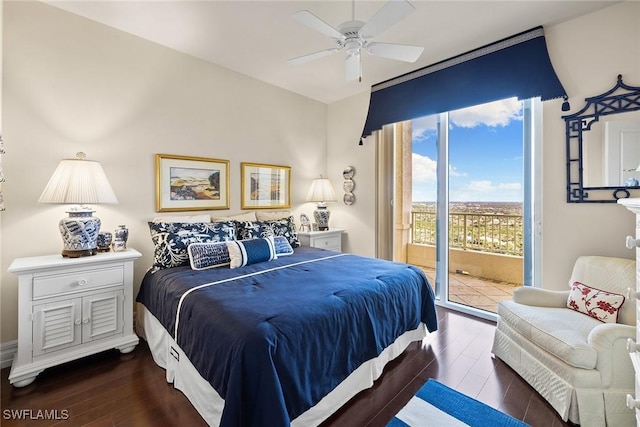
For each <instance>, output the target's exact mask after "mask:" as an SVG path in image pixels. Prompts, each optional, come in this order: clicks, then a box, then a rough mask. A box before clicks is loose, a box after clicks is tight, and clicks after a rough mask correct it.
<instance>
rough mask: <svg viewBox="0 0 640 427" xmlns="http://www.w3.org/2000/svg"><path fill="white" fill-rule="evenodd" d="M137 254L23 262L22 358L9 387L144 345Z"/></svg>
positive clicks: (18, 263)
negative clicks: (136, 315) (137, 320)
mask: <svg viewBox="0 0 640 427" xmlns="http://www.w3.org/2000/svg"><path fill="white" fill-rule="evenodd" d="M140 256H141V254H140V253H139V252H138V251H136V250H134V249H127V250H126V251H122V252H105V253H99V254H97V255H94V256H88V257H81V258H64V257H62V256H61V255H46V256H37V257H30V258H17V259H15V260H14V261H13V262H12V263H11V265H10V266H9V272H11V273H14V274H16V275H17V276H18V352H17V353H16V355H15V357H14V359H13V364H12V365H11V372H10V374H9V382H10V383H11V384H13V385H14V386H16V387H24V386H26V385H29V384H31V383H32V382H33V381H34V380H35V379H36V377H37V376H38V374H39V373H40V372H42V371H43V370H44V369H46V368H49V367H52V366H56V365H59V364H61V363H65V362H69V361H71V360H75V359H78V358H81V357H84V356H88V355H91V354H94V353H98V352H101V351H104V350H109V349H112V348H117V349H118V350H120V352H122V353H128V352H130V351H132V350H133V349H134V348H135V346H136V345H137V344H138V336H137V335H136V334H135V333H134V332H133V263H134V261H135V260H136V259H137V258H139V257H140Z"/></svg>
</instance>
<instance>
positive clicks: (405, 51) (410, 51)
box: [367, 43, 424, 62]
mask: <svg viewBox="0 0 640 427" xmlns="http://www.w3.org/2000/svg"><path fill="white" fill-rule="evenodd" d="M423 51H424V47H421V46H409V45H406V44H393V43H369V44H368V45H367V52H368V53H370V54H371V55H377V56H382V57H384V58H389V59H397V60H398V61H406V62H416V60H417V59H418V58H419V57H420V55H422V52H423Z"/></svg>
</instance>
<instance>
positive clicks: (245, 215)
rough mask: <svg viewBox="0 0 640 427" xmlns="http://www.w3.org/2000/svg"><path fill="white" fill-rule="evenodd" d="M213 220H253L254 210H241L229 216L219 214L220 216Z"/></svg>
mask: <svg viewBox="0 0 640 427" xmlns="http://www.w3.org/2000/svg"><path fill="white" fill-rule="evenodd" d="M213 220H214V222H215V221H255V220H256V213H255V212H242V213H239V214H235V215H229V216H221V217H220V218H214V219H213Z"/></svg>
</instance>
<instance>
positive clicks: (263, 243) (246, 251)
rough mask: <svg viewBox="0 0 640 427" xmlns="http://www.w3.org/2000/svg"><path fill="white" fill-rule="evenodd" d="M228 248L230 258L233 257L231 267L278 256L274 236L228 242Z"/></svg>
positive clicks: (268, 259)
mask: <svg viewBox="0 0 640 427" xmlns="http://www.w3.org/2000/svg"><path fill="white" fill-rule="evenodd" d="M227 248H228V249H229V258H231V264H230V267H231V268H238V267H244V266H245V265H251V264H257V263H259V262H265V261H271V260H274V259H276V258H278V256H277V255H276V248H275V245H274V243H273V237H265V238H263V239H251V240H236V241H234V242H227Z"/></svg>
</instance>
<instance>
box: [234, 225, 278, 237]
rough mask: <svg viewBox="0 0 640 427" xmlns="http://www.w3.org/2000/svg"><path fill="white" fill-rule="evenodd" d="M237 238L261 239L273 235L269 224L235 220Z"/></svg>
mask: <svg viewBox="0 0 640 427" xmlns="http://www.w3.org/2000/svg"><path fill="white" fill-rule="evenodd" d="M235 224H236V240H250V239H260V238H262V237H269V236H273V235H274V234H273V229H272V228H271V227H270V226H269V224H267V223H264V222H260V221H235Z"/></svg>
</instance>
